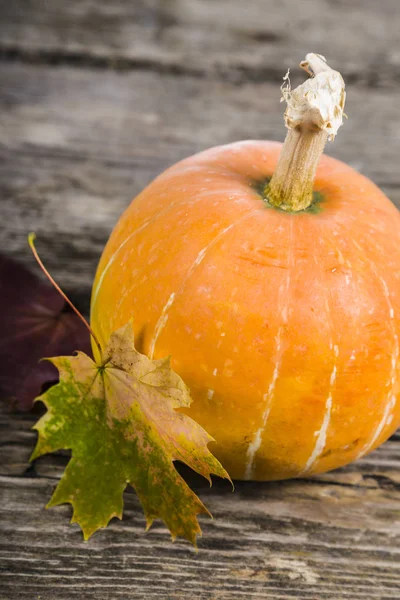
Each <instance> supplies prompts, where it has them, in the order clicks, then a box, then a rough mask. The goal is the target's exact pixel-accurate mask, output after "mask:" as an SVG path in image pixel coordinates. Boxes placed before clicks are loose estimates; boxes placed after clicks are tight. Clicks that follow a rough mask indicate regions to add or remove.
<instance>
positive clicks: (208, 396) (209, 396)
mask: <svg viewBox="0 0 400 600" xmlns="http://www.w3.org/2000/svg"><path fill="white" fill-rule="evenodd" d="M213 396H214V390H207V398H208V400H212V397H213Z"/></svg>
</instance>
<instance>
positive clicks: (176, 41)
mask: <svg viewBox="0 0 400 600" xmlns="http://www.w3.org/2000/svg"><path fill="white" fill-rule="evenodd" d="M399 19H400V3H399V1H398V0H382V1H381V2H376V0H346V1H345V0H301V2H293V1H290V0H253V1H252V2H247V3H246V2H243V1H242V0H113V1H112V2H101V1H100V0H69V1H68V2H65V0H52V1H51V2H49V1H48V0H12V1H10V0H0V132H1V135H0V157H1V161H0V239H1V251H3V252H7V253H9V254H11V255H12V256H14V257H17V258H19V259H20V260H22V261H23V262H24V263H25V264H27V265H30V266H33V261H32V258H31V256H30V253H29V251H28V248H27V242H26V236H27V233H28V232H29V231H31V230H34V231H36V233H37V235H38V247H39V249H40V252H41V255H42V257H43V259H44V261H45V262H46V264H47V266H48V267H49V269H50V270H51V272H52V273H53V274H54V276H55V277H56V279H57V280H58V281H59V282H60V283H61V284H62V286H63V287H64V289H65V290H66V291H67V292H68V293H69V294H70V296H71V297H72V298H73V300H74V301H75V302H76V303H77V304H78V306H80V307H81V308H82V309H83V310H84V311H87V309H88V303H89V293H90V287H91V281H92V278H93V274H94V270H95V268H96V263H97V260H98V258H99V255H100V253H101V250H102V248H103V246H104V243H105V241H106V239H107V236H108V235H109V233H110V231H111V229H112V227H113V225H114V223H115V222H116V220H117V219H118V216H119V215H120V213H121V212H122V210H123V209H124V208H125V207H126V206H127V204H128V203H129V201H130V199H131V197H133V196H134V195H135V194H137V193H138V192H139V191H140V190H141V189H142V188H143V187H144V186H145V185H146V184H147V183H148V182H149V181H150V180H151V179H152V178H154V177H155V176H156V175H157V174H158V173H159V172H161V171H162V170H163V169H165V168H166V167H167V166H168V165H170V164H172V163H173V162H175V161H176V160H178V159H180V158H183V157H185V156H188V155H190V154H192V153H194V152H196V151H199V150H201V149H204V148H207V147H209V146H212V145H219V144H223V143H226V142H231V141H235V140H239V139H245V138H265V139H277V140H282V139H283V137H284V127H283V124H282V105H281V104H280V103H279V96H280V93H279V86H280V83H281V79H282V76H283V75H284V73H285V72H286V69H287V68H288V67H292V68H293V69H294V70H295V67H296V64H297V63H298V62H299V61H300V60H301V59H302V58H303V57H304V55H305V54H306V52H309V51H314V52H319V53H322V54H324V55H326V56H327V58H328V59H330V63H331V65H332V66H333V67H334V68H337V69H340V70H341V71H342V73H343V75H344V77H345V79H346V82H347V89H348V101H347V107H346V112H347V113H348V115H349V120H348V121H347V122H346V123H345V125H344V127H343V128H342V129H341V131H340V133H339V136H338V138H337V140H336V141H335V142H334V144H331V145H329V146H328V148H327V152H328V153H329V154H332V155H334V156H336V157H339V158H341V159H342V160H344V161H345V162H348V163H350V164H351V165H353V166H354V167H355V168H357V169H358V170H360V171H361V172H362V173H364V174H366V175H367V176H369V177H371V178H372V179H373V180H374V181H375V182H376V183H377V184H378V185H380V186H381V187H382V189H383V190H384V191H385V192H386V193H387V195H388V196H389V197H390V198H391V199H392V200H393V201H394V202H395V203H396V204H397V205H400V172H399V156H400V93H399V91H400V39H399ZM299 77H300V74H299V72H298V71H296V72H294V73H293V82H294V83H297V82H298V81H299ZM36 418H37V415H36V416H35V415H34V414H25V415H17V414H10V413H9V412H8V411H7V410H6V409H4V407H3V409H2V413H1V419H0V427H1V440H0V452H1V459H0V514H1V520H0V598H1V599H2V600H17V599H18V600H19V599H29V600H39V599H40V600H71V599H79V600H86V599H92V598H93V599H94V598H96V599H98V600H114V599H117V598H123V599H125V598H126V599H128V598H129V599H130V598H138V599H141V598H143V599H151V598H166V599H171V600H172V599H178V598H186V599H190V600H191V599H192V598H193V599H201V600H236V599H239V598H245V599H247V598H249V599H253V598H254V599H264V598H265V599H275V598H287V599H292V598H293V599H294V598H303V599H304V600H306V599H307V600H310V599H311V600H319V599H323V598H329V599H330V600H332V599H333V600H336V599H342V598H343V599H344V598H346V599H349V600H356V599H363V600H364V599H367V600H368V599H372V598H373V599H375V598H376V599H380V600H384V599H385V600H386V599H395V598H396V599H398V598H399V597H400V572H399V567H400V543H399V533H400V436H399V435H397V436H396V435H395V436H394V437H393V438H392V439H391V440H389V441H388V442H387V443H386V444H384V445H383V446H382V447H381V448H379V449H378V450H377V451H375V452H373V453H372V454H371V455H369V456H367V457H365V458H364V459H362V460H360V461H358V462H357V463H355V464H352V465H350V466H348V467H346V468H343V469H340V470H339V471H335V472H332V473H328V474H325V475H321V476H318V477H314V478H312V479H309V480H293V481H287V482H279V483H265V484H261V483H251V482H246V483H238V484H237V485H236V491H235V492H234V493H233V494H232V493H231V491H230V488H229V485H228V484H227V483H226V482H221V481H215V483H214V486H213V488H212V489H211V490H210V489H209V488H208V486H207V483H206V482H202V481H200V479H197V478H195V479H194V480H193V482H192V483H193V485H194V488H195V490H196V491H197V492H198V493H199V495H200V496H201V498H202V499H203V501H204V502H205V503H206V505H207V506H208V507H209V509H210V510H211V512H212V513H213V515H214V517H215V519H214V520H213V521H211V520H208V519H206V518H204V519H202V520H201V525H202V528H203V533H204V537H203V538H202V539H200V541H199V552H198V553H197V554H196V553H195V552H194V550H193V549H192V548H191V547H190V546H189V544H187V543H185V542H183V541H177V542H175V544H173V545H172V543H171V542H170V539H169V535H168V532H167V531H166V529H165V527H164V526H163V525H162V524H161V523H156V524H155V526H154V527H153V528H152V529H151V531H150V532H149V533H147V534H146V533H145V532H144V519H143V516H142V513H141V510H140V508H139V505H138V501H137V499H136V497H135V495H134V493H133V492H132V493H127V494H126V510H125V516H124V520H123V522H122V523H121V522H119V521H113V522H112V523H111V525H110V527H109V528H108V529H107V530H104V531H101V532H98V533H97V534H96V535H94V537H93V538H92V539H91V540H90V541H89V542H87V543H84V542H83V541H82V536H81V533H80V531H79V529H78V527H77V526H76V525H69V524H68V521H69V518H70V515H71V510H70V507H69V506H62V507H58V508H53V509H51V510H49V511H45V510H44V505H45V503H46V501H47V500H48V498H49V496H50V494H51V491H52V489H53V487H54V485H55V484H56V482H57V480H58V479H59V477H60V475H61V472H62V469H63V467H64V466H65V464H66V461H67V457H66V456H65V455H62V454H60V455H57V456H48V457H44V458H42V459H39V460H38V461H36V462H35V464H34V465H32V466H30V465H29V464H28V457H29V454H30V452H31V450H32V448H33V446H34V443H35V433H34V432H33V431H31V426H32V425H33V423H34V421H35V420H36Z"/></svg>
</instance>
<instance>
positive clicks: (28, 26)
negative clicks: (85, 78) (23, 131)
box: [0, 0, 400, 86]
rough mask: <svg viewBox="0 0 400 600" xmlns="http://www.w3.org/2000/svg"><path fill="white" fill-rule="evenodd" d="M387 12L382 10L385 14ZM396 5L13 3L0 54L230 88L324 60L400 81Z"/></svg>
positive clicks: (363, 1)
mask: <svg viewBox="0 0 400 600" xmlns="http://www.w3.org/2000/svg"><path fill="white" fill-rule="evenodd" d="M383 8H384V10H383ZM399 17H400V7H399V3H398V0H385V1H384V6H382V3H378V2H375V1H374V0H352V1H351V3H349V2H346V1H343V0H302V2H301V3H296V2H293V1H292V0H280V1H279V2H276V1H274V0H252V2H251V4H249V5H246V9H244V7H243V2H242V1H241V0H135V2H132V1H130V0H114V1H113V2H112V3H110V2H93V0H71V1H70V2H63V1H62V0H53V1H52V2H48V1H47V0H30V1H27V0H13V1H12V2H7V1H6V0H4V1H3V2H2V3H1V19H0V40H1V41H0V48H1V49H2V51H3V55H5V56H8V57H9V58H11V57H14V58H20V59H23V60H36V61H51V62H70V63H71V64H79V63H80V64H91V65H92V66H111V67H118V66H119V67H125V68H129V67H134V68H151V69H154V70H157V71H163V72H173V73H176V74H192V75H193V74H197V75H211V76H218V77H219V78H227V79H233V80H246V79H247V80H249V79H250V80H253V81H265V80H266V79H274V80H275V81H277V80H279V79H280V78H281V73H282V70H283V69H284V68H285V66H286V67H287V66H293V64H295V63H296V62H298V61H299V60H300V59H301V57H302V56H303V55H305V53H306V52H310V51H313V52H320V53H322V54H325V55H326V56H328V57H330V59H331V60H332V61H333V62H334V63H335V64H336V66H339V65H340V67H341V69H342V71H343V73H344V75H346V76H347V77H349V78H351V79H352V80H353V81H356V80H357V81H360V82H363V83H366V84H369V85H373V86H375V85H388V86H390V85H393V84H396V83H397V84H398V83H399V81H400V63H399V58H398V44H399V28H398V20H399Z"/></svg>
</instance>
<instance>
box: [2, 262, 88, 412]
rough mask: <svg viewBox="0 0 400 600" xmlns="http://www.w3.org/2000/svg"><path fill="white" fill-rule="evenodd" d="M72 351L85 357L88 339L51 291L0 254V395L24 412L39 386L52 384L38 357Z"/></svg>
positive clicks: (53, 376)
mask: <svg viewBox="0 0 400 600" xmlns="http://www.w3.org/2000/svg"><path fill="white" fill-rule="evenodd" d="M75 350H82V351H83V352H85V353H89V354H91V350H90V336H89V333H88V331H87V329H86V328H85V326H84V324H83V323H82V322H81V321H80V319H78V317H77V316H76V315H75V314H74V313H73V312H72V311H71V310H69V307H68V305H67V304H66V303H65V301H64V299H63V298H62V297H61V296H60V294H59V293H58V292H57V290H55V289H54V288H53V286H52V285H50V284H49V283H47V282H45V281H42V280H41V279H39V278H38V277H37V276H36V275H34V274H33V273H31V272H30V271H29V270H28V269H27V268H26V267H24V266H23V265H21V264H20V263H18V262H16V261H14V260H12V259H11V258H8V257H5V256H0V397H1V398H7V399H10V400H12V401H14V402H15V404H16V405H17V407H18V408H19V409H20V410H29V409H30V408H31V407H32V403H33V400H34V398H35V397H36V396H37V395H38V394H40V392H41V390H42V387H43V386H44V385H48V384H49V383H53V382H54V383H55V382H56V381H58V372H57V369H56V368H55V367H54V366H53V365H51V364H50V363H49V362H47V361H42V362H39V361H40V359H41V358H44V357H52V356H59V355H68V354H71V353H72V352H74V351H75Z"/></svg>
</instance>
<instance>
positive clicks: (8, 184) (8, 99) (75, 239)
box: [0, 64, 400, 299]
mask: <svg viewBox="0 0 400 600" xmlns="http://www.w3.org/2000/svg"><path fill="white" fill-rule="evenodd" d="M0 77H1V81H2V86H1V89H0V128H1V132H2V133H1V140H0V144H1V145H0V157H1V164H0V194H1V216H2V219H1V221H0V236H1V243H2V248H3V249H4V250H5V251H7V252H10V253H12V254H13V255H14V256H17V257H19V258H21V259H22V260H23V261H24V262H27V263H28V264H33V262H32V259H31V256H30V252H29V250H28V246H27V241H26V236H27V234H28V232H29V231H31V230H34V231H36V232H37V234H38V247H39V249H40V251H41V254H42V257H43V259H44V260H45V262H46V264H47V266H48V267H49V268H50V269H51V272H52V273H53V274H54V275H55V276H56V278H57V280H58V281H59V282H60V283H61V284H62V285H63V286H64V287H65V288H66V289H67V291H68V292H69V293H72V295H73V297H74V299H76V298H78V299H79V297H82V298H88V296H89V289H90V285H91V281H92V278H93V275H94V271H95V268H96V264H97V261H98V258H99V256H100V253H101V250H102V248H103V246H104V243H105V241H106V239H107V237H108V235H109V233H110V232H111V230H112V228H113V226H114V224H115V223H116V221H117V219H118V217H119V215H120V214H121V213H122V211H123V209H124V208H125V207H126V206H127V205H128V203H129V202H130V200H131V198H132V197H134V196H135V195H136V194H137V193H138V192H139V191H140V190H141V189H142V188H143V187H144V186H145V185H146V184H147V183H148V182H150V181H151V179H153V178H154V177H155V176H156V175H157V174H158V173H160V172H161V171H162V170H163V169H165V168H166V167H167V166H169V165H171V164H172V163H174V162H175V161H177V160H179V159H181V158H184V157H185V156H188V155H190V154H192V153H194V152H197V151H199V150H202V149H205V148H207V147H209V146H213V145H218V144H224V143H228V142H233V141H236V140H240V139H244V138H263V139H275V140H282V139H283V137H284V135H285V130H284V126H283V120H282V110H283V109H282V105H281V104H280V102H279V97H280V92H279V86H278V85H276V84H273V83H266V84H264V85H258V84H257V85H256V84H253V83H247V84H243V85H240V86H237V85H234V84H232V83H230V82H219V81H214V80H213V81H205V80H202V79H200V80H199V79H198V78H195V77H185V78H182V77H176V76H173V75H166V74H164V75H162V76H160V75H159V74H155V73H152V72H148V73H145V72H137V71H133V72H129V73H116V72H114V71H93V70H90V69H86V68H70V67H58V68H57V67H49V66H44V65H43V66H40V65H39V66H38V65H35V66H33V65H24V64H1V65H0ZM347 112H348V114H349V119H348V121H346V122H345V124H344V126H343V127H342V129H341V130H340V132H339V135H338V137H337V139H336V140H335V142H334V143H332V144H329V145H328V146H327V152H328V153H329V154H332V155H334V156H336V157H338V158H341V159H342V160H344V161H345V162H348V163H350V164H352V165H353V166H354V167H355V168H357V169H359V170H361V172H363V173H365V174H366V175H368V176H369V177H371V178H372V179H373V180H374V181H375V182H376V183H377V184H379V185H381V186H382V187H383V189H384V190H385V191H386V193H387V194H388V195H389V197H390V198H391V199H392V200H393V201H394V202H395V203H397V204H399V203H400V178H399V173H398V156H399V155H400V104H399V102H398V92H397V90H387V89H386V90H381V89H368V90H366V89H362V88H360V86H353V87H350V89H349V93H348V104H347ZM366 201H367V200H366Z"/></svg>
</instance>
